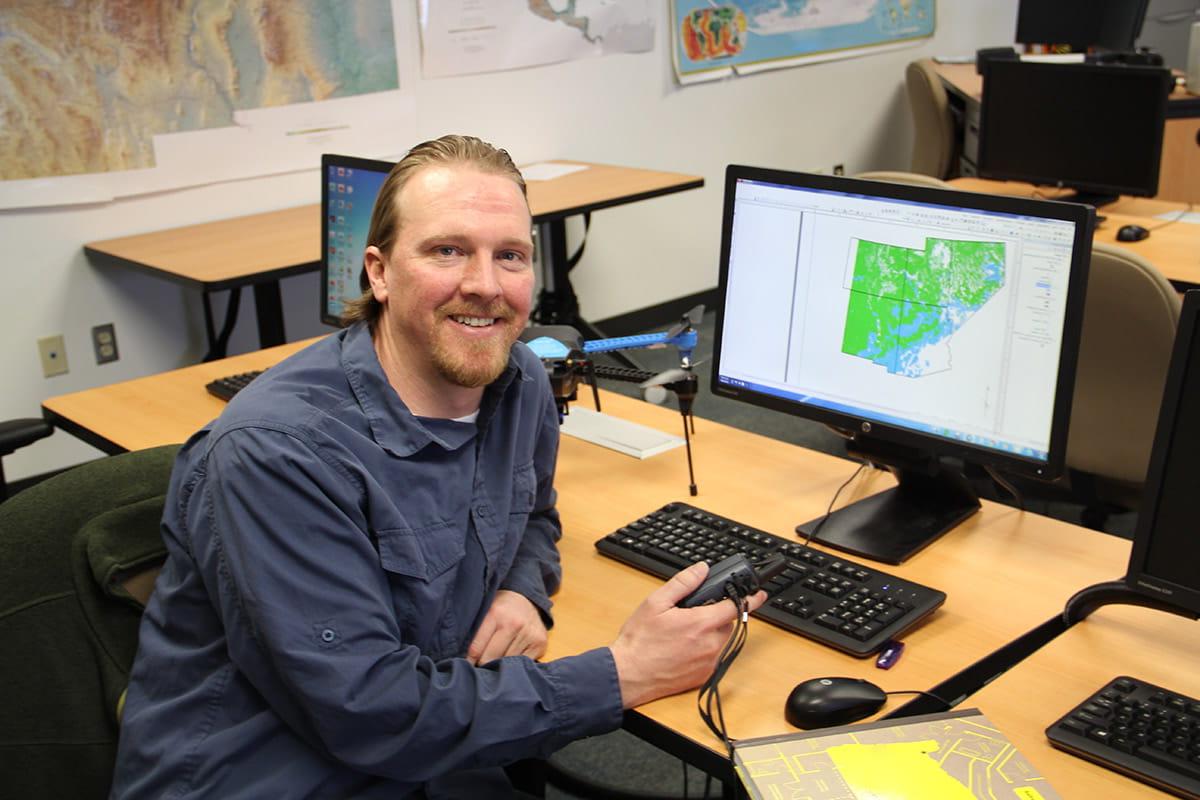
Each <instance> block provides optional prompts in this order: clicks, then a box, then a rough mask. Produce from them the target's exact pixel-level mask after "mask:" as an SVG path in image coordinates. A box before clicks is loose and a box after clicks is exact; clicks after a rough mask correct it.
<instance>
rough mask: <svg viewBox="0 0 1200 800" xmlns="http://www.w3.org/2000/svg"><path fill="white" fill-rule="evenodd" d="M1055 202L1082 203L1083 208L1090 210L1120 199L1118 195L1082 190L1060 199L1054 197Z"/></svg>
mask: <svg viewBox="0 0 1200 800" xmlns="http://www.w3.org/2000/svg"><path fill="white" fill-rule="evenodd" d="M1054 199H1055V200H1061V201H1062V202H1064V203H1082V204H1084V205H1085V206H1091V207H1092V208H1100V207H1101V206H1106V205H1108V204H1109V203H1115V202H1117V201H1118V200H1120V199H1121V195H1119V194H1101V193H1099V192H1085V191H1083V190H1082V189H1077V190H1075V191H1074V192H1072V193H1071V194H1064V195H1063V196H1062V197H1056V198H1054Z"/></svg>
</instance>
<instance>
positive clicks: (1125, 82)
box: [978, 61, 1171, 205]
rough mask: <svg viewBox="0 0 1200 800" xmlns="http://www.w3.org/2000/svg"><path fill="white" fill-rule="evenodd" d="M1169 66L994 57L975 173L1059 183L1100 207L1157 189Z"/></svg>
mask: <svg viewBox="0 0 1200 800" xmlns="http://www.w3.org/2000/svg"><path fill="white" fill-rule="evenodd" d="M1170 86H1171V75H1170V72H1169V71H1167V70H1165V69H1162V68H1158V67H1141V66H1128V65H1120V64H1045V63H1037V62H1029V61H993V62H990V63H989V65H988V69H987V73H986V75H985V77H984V81H983V106H982V110H981V118H980V129H979V156H978V168H979V174H980V175H981V176H983V177H986V178H997V179H1000V180H1017V181H1028V182H1029V183H1034V184H1038V185H1049V186H1064V187H1070V188H1072V189H1078V190H1080V191H1081V192H1084V193H1094V194H1096V195H1101V196H1097V197H1090V196H1082V197H1079V198H1078V199H1079V200H1080V201H1082V202H1090V203H1092V204H1093V205H1100V204H1102V203H1104V202H1108V201H1111V200H1113V199H1115V198H1116V196H1117V195H1121V194H1129V195H1139V196H1146V197H1148V196H1152V195H1154V194H1156V193H1157V192H1158V166H1159V161H1160V158H1161V155H1162V137H1163V125H1164V123H1165V121H1166V113H1167V93H1168V91H1169V90H1170Z"/></svg>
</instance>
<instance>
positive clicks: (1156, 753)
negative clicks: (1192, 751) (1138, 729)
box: [1137, 747, 1200, 780]
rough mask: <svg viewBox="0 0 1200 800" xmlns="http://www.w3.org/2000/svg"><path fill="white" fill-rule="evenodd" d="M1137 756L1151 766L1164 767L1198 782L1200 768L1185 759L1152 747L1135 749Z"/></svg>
mask: <svg viewBox="0 0 1200 800" xmlns="http://www.w3.org/2000/svg"><path fill="white" fill-rule="evenodd" d="M1137 756H1138V758H1141V759H1144V760H1146V761H1149V762H1150V763H1151V764H1157V765H1158V766H1160V767H1166V768H1167V769H1169V770H1171V771H1172V772H1178V773H1179V774H1180V775H1187V776H1188V777H1190V778H1192V779H1193V780H1200V766H1198V765H1196V764H1193V763H1192V762H1190V761H1188V760H1187V759H1183V758H1179V757H1177V756H1173V755H1171V754H1170V753H1164V752H1163V751H1162V750H1155V749H1154V748H1153V747H1139V748H1138V749H1137Z"/></svg>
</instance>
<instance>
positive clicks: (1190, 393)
mask: <svg viewBox="0 0 1200 800" xmlns="http://www.w3.org/2000/svg"><path fill="white" fill-rule="evenodd" d="M1198 497H1200V291H1191V292H1188V293H1187V294H1186V295H1184V301H1183V312H1182V314H1181V315H1180V319H1179V329H1178V331H1177V332H1176V334H1175V348H1174V351H1173V352H1172V355H1171V365H1170V368H1169V369H1168V370H1167V380H1166V385H1165V387H1164V389H1163V402H1162V407H1161V410H1160V411H1159V415H1158V428H1157V431H1156V432H1155V435H1154V448H1153V450H1151V454H1150V466H1149V469H1148V471H1147V474H1146V483H1145V487H1144V489H1143V491H1142V499H1141V504H1140V506H1139V508H1138V521H1137V529H1136V531H1135V533H1134V540H1133V553H1132V554H1131V556H1130V559H1129V570H1128V573H1127V575H1126V577H1125V581H1126V583H1127V584H1128V585H1129V587H1130V589H1132V590H1133V591H1135V592H1137V593H1139V594H1142V595H1149V596H1151V597H1154V598H1156V599H1158V600H1160V601H1162V602H1163V603H1165V604H1168V605H1170V606H1174V607H1175V608H1177V609H1181V610H1183V611H1185V612H1188V613H1189V614H1190V615H1191V616H1197V615H1200V533H1198V532H1197V523H1196V498H1198Z"/></svg>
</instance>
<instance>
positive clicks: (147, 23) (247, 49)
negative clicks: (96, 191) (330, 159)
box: [0, 0, 398, 180]
mask: <svg viewBox="0 0 1200 800" xmlns="http://www.w3.org/2000/svg"><path fill="white" fill-rule="evenodd" d="M396 88H398V81H397V70H396V49H395V44H394V37H393V28H392V10H391V4H390V0H355V1H354V2H349V3H329V2H327V0H173V1H172V2H166V0H89V1H88V2H34V1H30V2H9V3H4V4H2V5H0V179H3V180H12V179H22V178H42V177H49V176H62V175H75V174H80V173H103V172H111V171H117V170H130V169H144V168H149V167H154V166H155V165H156V164H155V146H154V138H155V137H156V136H160V135H163V134H171V133H181V132H187V131H198V130H205V129H214V128H222V127H229V126H233V125H235V114H237V113H238V112H240V111H247V110H252V109H263V108H272V107H278V106H285V105H289V104H295V103H307V102H312V101H322V100H329V99H333V98H342V97H348V96H353V95H359V94H364V93H371V92H380V91H385V90H391V89H396Z"/></svg>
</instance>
